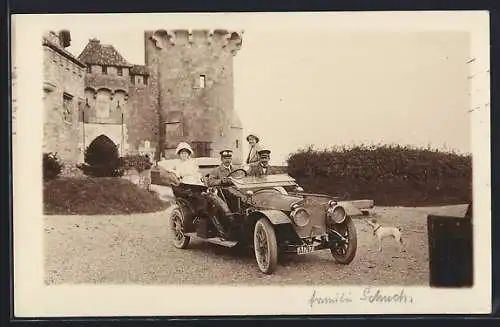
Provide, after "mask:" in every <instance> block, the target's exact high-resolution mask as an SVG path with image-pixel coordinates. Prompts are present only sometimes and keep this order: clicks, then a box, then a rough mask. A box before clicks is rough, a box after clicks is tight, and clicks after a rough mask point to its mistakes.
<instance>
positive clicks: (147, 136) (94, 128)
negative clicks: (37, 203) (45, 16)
mask: <svg viewBox="0 0 500 327" xmlns="http://www.w3.org/2000/svg"><path fill="white" fill-rule="evenodd" d="M144 41H145V44H144V46H145V57H146V66H147V70H148V71H149V74H150V75H149V76H147V79H146V83H145V84H141V83H138V82H137V79H136V77H137V76H134V74H132V71H131V70H129V69H128V68H123V71H122V72H123V76H118V75H117V73H116V71H115V70H114V69H113V67H108V69H107V74H103V71H102V67H100V66H96V65H93V66H92V67H91V68H90V69H89V70H87V68H86V67H85V66H84V65H81V63H80V66H79V65H78V64H77V63H73V62H71V60H69V59H67V58H66V57H65V56H63V55H61V54H59V53H58V51H54V50H53V49H51V48H50V47H48V46H44V51H45V58H44V76H45V83H44V90H45V94H44V95H45V96H44V104H45V113H46V122H45V126H44V152H58V154H59V155H60V157H61V159H62V160H63V161H71V162H81V161H82V160H83V151H84V149H85V148H86V147H88V146H89V144H90V143H91V142H92V141H93V140H94V139H95V138H96V137H98V136H99V135H101V134H104V135H107V136H108V137H109V138H110V139H111V140H113V142H115V144H116V145H118V146H119V149H120V150H123V153H122V155H124V154H127V153H129V154H136V153H138V152H139V151H144V150H145V148H144V147H145V144H149V146H150V147H151V148H154V149H155V151H154V153H155V156H156V159H159V157H160V155H161V154H165V153H166V154H167V157H171V156H172V153H173V152H174V150H175V147H176V146H177V144H178V143H179V142H182V141H185V142H189V143H191V145H192V146H193V147H195V146H194V144H195V143H196V142H211V153H210V155H211V156H212V157H218V152H219V151H220V150H223V149H227V148H230V149H232V150H233V151H234V162H235V164H239V163H241V160H242V158H243V155H242V145H243V143H244V138H243V134H242V126H241V123H240V121H239V119H238V117H237V114H236V112H235V111H234V98H233V97H234V96H233V93H234V90H233V56H234V55H236V53H237V51H238V49H239V48H240V46H241V43H242V37H241V34H240V33H237V32H230V31H225V30H215V31H208V30H195V31H191V32H190V31H187V30H175V31H164V30H160V31H146V32H145V39H144ZM54 42H57V37H55V38H54ZM62 51H65V50H64V49H62ZM75 61H76V62H77V60H75ZM202 76H203V78H204V82H203V84H200V78H201V77H202ZM139 79H140V78H139ZM63 94H67V95H69V96H70V97H71V99H72V100H71V104H70V106H71V110H72V113H71V117H70V118H68V117H66V118H64V117H65V116H64V115H63V107H64V106H63ZM104 103H107V104H108V107H109V110H108V111H106V110H103V106H104V107H105V106H106V105H105V104H104ZM83 112H85V115H84V121H83V120H82V117H83ZM122 114H123V121H124V126H123V127H122ZM172 122H173V123H174V124H173V125H175V126H174V128H173V129H172V125H171V124H170V125H168V126H169V134H168V135H167V128H166V123H172ZM176 122H178V124H177V123H176ZM122 134H123V135H122ZM146 141H149V142H146ZM122 143H123V144H122ZM195 148H196V147H195ZM71 170H72V169H71Z"/></svg>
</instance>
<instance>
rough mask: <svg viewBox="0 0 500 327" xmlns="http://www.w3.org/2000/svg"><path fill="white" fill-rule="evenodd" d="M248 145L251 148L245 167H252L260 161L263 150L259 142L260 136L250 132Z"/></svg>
mask: <svg viewBox="0 0 500 327" xmlns="http://www.w3.org/2000/svg"><path fill="white" fill-rule="evenodd" d="M247 141H248V145H249V146H250V149H249V150H248V156H247V160H246V162H245V163H246V165H245V169H246V170H248V169H250V166H255V165H256V164H258V163H259V151H260V150H261V147H260V144H259V137H258V136H257V135H255V134H250V135H248V136H247Z"/></svg>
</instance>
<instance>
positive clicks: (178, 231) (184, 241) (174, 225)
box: [170, 208, 190, 249]
mask: <svg viewBox="0 0 500 327" xmlns="http://www.w3.org/2000/svg"><path fill="white" fill-rule="evenodd" d="M183 228H184V218H183V216H182V212H181V210H180V209H178V208H175V209H174V210H173V211H172V213H171V215H170V232H171V234H172V243H173V244H174V246H175V247H176V248H178V249H185V248H187V246H188V244H189V239H190V238H189V236H186V235H184V232H183Z"/></svg>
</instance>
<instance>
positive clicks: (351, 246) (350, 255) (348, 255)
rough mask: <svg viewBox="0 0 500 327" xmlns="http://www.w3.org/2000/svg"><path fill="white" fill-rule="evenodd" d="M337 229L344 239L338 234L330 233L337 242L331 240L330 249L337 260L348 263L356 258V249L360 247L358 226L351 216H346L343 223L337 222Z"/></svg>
mask: <svg viewBox="0 0 500 327" xmlns="http://www.w3.org/2000/svg"><path fill="white" fill-rule="evenodd" d="M335 230H336V231H337V232H338V233H339V234H340V235H342V237H343V238H344V240H341V239H340V237H339V236H338V235H336V234H333V233H332V232H330V233H332V234H330V237H331V238H333V239H334V240H338V241H336V242H331V241H330V244H331V245H330V251H331V252H332V256H333V258H334V259H335V261H336V262H338V263H340V264H344V265H348V264H350V263H351V262H352V260H354V257H355V256H356V250H357V247H358V237H357V233H356V226H354V221H353V220H352V218H351V217H346V218H345V220H344V221H343V222H342V223H341V224H336V226H335Z"/></svg>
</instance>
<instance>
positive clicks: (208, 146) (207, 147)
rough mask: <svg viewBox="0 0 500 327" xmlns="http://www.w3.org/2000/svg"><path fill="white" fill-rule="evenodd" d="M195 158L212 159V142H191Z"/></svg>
mask: <svg viewBox="0 0 500 327" xmlns="http://www.w3.org/2000/svg"><path fill="white" fill-rule="evenodd" d="M191 145H192V146H193V151H194V155H195V157H210V156H211V155H212V142H191Z"/></svg>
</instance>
